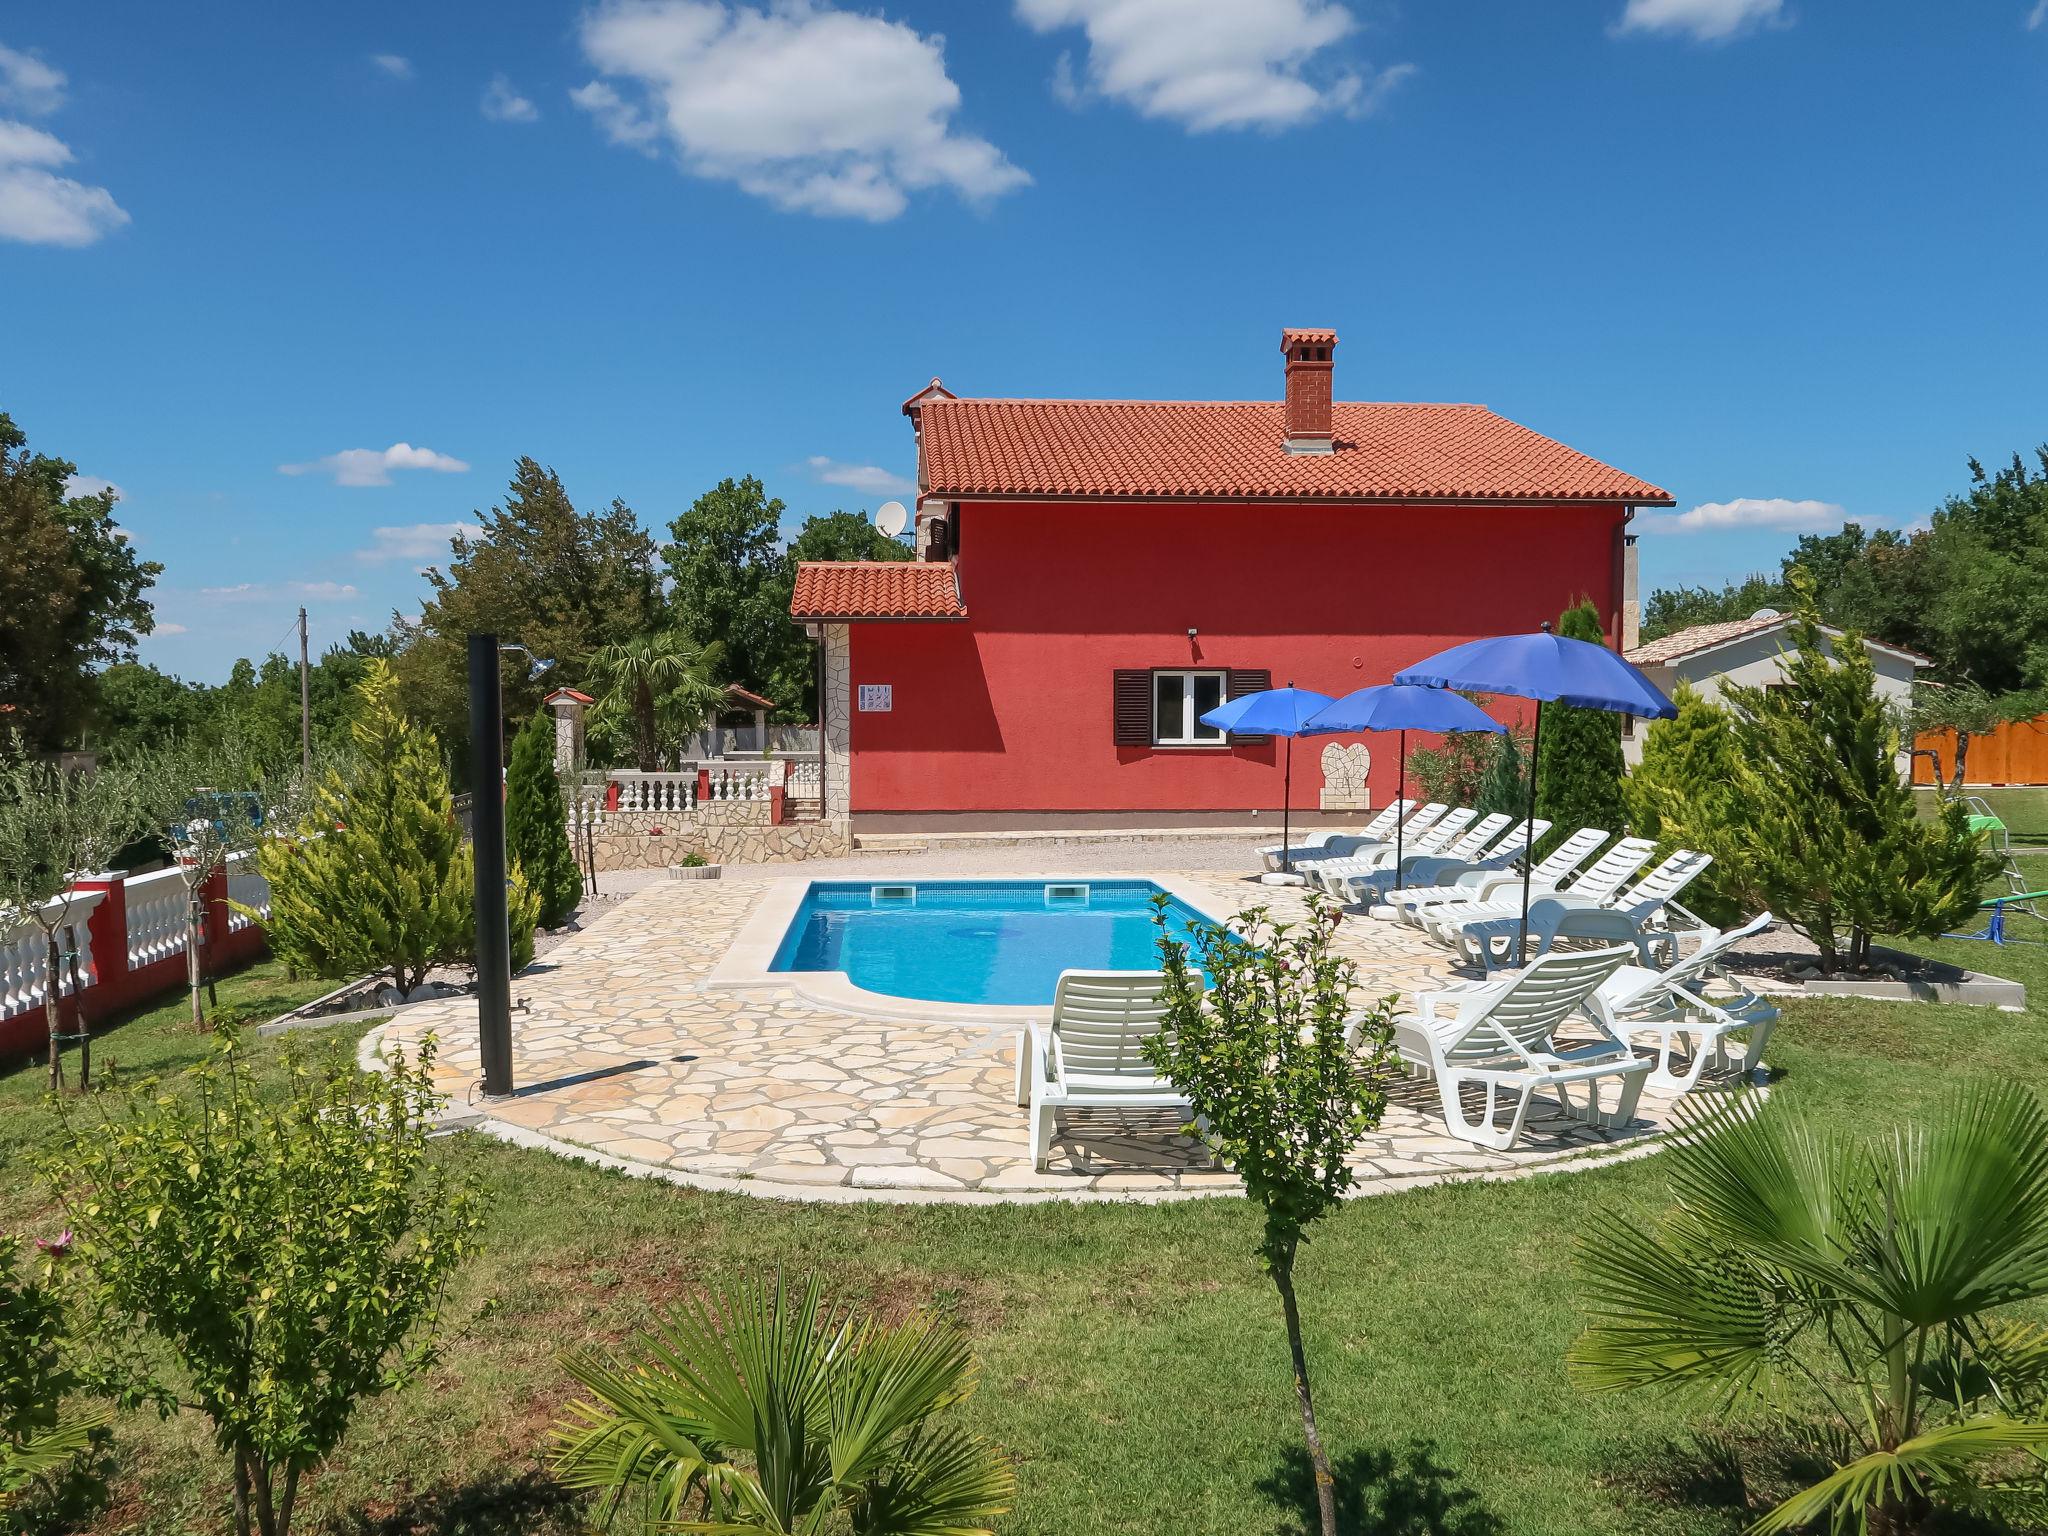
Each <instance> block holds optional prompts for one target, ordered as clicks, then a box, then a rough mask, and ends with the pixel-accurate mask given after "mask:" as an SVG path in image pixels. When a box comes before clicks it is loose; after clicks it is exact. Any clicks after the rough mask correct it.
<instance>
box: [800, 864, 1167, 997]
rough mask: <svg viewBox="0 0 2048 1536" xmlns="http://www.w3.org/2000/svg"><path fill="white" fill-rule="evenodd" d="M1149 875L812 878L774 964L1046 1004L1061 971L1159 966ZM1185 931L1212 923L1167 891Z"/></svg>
mask: <svg viewBox="0 0 2048 1536" xmlns="http://www.w3.org/2000/svg"><path fill="white" fill-rule="evenodd" d="M1162 894H1165V893H1163V892H1162V891H1161V890H1160V888H1159V887H1158V886H1156V885H1154V884H1153V883H1152V882H1151V881H1149V880H1067V881H1046V880H920V881H916V882H893V883H892V882H882V881H866V880H863V881H858V882H855V881H826V880H815V881H813V882H811V886H810V889H809V890H808V891H807V892H806V893H805V895H804V898H803V901H802V903H801V904H800V905H799V906H798V907H797V910H796V915H795V916H794V917H793V918H791V919H790V923H789V927H788V929H787V931H786V932H784V934H783V936H782V942H781V944H780V945H779V946H778V947H777V949H776V951H775V959H774V962H773V963H772V964H771V965H770V966H769V969H770V970H774V971H843V972H844V973H845V974H846V977H847V979H848V980H849V981H851V982H852V983H853V984H854V985H855V986H856V987H861V988H864V989H865V990H867V991H869V992H881V993H886V994H888V995H890V996H893V997H913V998H922V999H924V1000H926V1001H929V1002H939V1003H983V1004H988V1003H995V1004H1007V1005H1018V1006H1033V1005H1037V1006H1042V1005H1044V1004H1047V1003H1050V1002H1051V1001H1052V994H1053V987H1054V985H1055V984H1056V983H1057V982H1058V980H1059V974H1060V972H1061V971H1064V970H1069V969H1077V970H1091V971H1151V970H1157V969H1158V968H1159V930H1158V929H1157V928H1156V927H1155V926H1154V925H1153V922H1152V900H1153V898H1154V897H1156V896H1159V895H1162ZM1166 917H1167V927H1168V931H1169V932H1170V933H1172V934H1173V935H1174V937H1176V938H1185V937H1186V935H1187V928H1188V925H1189V924H1190V923H1192V922H1200V921H1204V920H1205V919H1204V918H1203V917H1202V914H1200V913H1198V912H1196V911H1195V910H1194V909H1193V908H1192V907H1190V906H1188V905H1186V904H1185V903H1184V902H1182V901H1180V900H1179V899H1178V898H1176V897H1172V896H1168V897H1167V913H1166Z"/></svg>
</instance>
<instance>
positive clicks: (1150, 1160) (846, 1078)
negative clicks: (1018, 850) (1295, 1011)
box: [364, 857, 1672, 1204]
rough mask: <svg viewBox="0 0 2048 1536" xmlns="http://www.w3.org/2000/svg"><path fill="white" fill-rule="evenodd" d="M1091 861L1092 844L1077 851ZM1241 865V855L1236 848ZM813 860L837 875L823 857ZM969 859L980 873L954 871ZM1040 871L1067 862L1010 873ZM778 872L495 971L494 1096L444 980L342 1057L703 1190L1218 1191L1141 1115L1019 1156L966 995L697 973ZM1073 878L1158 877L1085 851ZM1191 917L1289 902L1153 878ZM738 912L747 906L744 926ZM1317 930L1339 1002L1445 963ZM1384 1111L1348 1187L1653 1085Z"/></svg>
mask: <svg viewBox="0 0 2048 1536" xmlns="http://www.w3.org/2000/svg"><path fill="white" fill-rule="evenodd" d="M1091 862H1093V861H1091ZM1240 867H1242V866H1240ZM859 870H860V876H861V878H863V879H867V878H872V879H874V880H875V881H877V882H878V883H879V882H886V881H891V880H930V879H938V878H944V876H943V875H941V874H939V873H937V872H935V871H934V870H933V869H931V868H929V867H926V866H925V865H924V864H923V863H922V862H921V861H919V862H912V861H905V862H903V863H900V864H899V863H897V862H895V861H892V860H887V859H884V858H880V857H877V858H872V859H863V860H861V861H859ZM834 873H835V874H838V873H840V872H839V871H837V870H835V871H834ZM977 873H980V871H977ZM1005 873H1006V875H1007V876H1008V877H1012V878H1019V879H1023V878H1034V879H1036V878H1044V879H1057V878H1059V877H1060V876H1061V875H1066V874H1071V873H1073V871H1072V870H1071V869H1053V870H1050V871H1047V872H1044V873H1042V874H1041V873H1040V872H1035V871H1022V870H1011V871H1006V872H1005ZM775 874H776V876H778V877H779V879H778V878H770V879H739V880H718V881H662V882H658V883H654V884H650V885H647V886H646V887H645V888H643V889H641V890H640V891H639V892H638V893H637V894H635V895H633V896H632V897H630V898H629V899H628V900H626V901H625V902H623V903H622V904H621V905H619V906H618V907H616V908H615V909H613V910H612V911H610V912H609V913H607V914H606V915H605V916H604V917H602V918H601V919H600V920H599V921H597V922H596V923H595V924H594V925H593V926H591V927H590V928H589V929H587V930H585V931H584V932H582V933H579V934H577V935H575V936H574V937H572V938H570V939H569V940H567V941H566V942H564V943H562V944H560V945H558V946H557V947H556V948H555V949H553V950H552V951H551V952H550V953H549V954H548V955H547V957H546V958H545V959H544V960H543V961H541V962H540V963H539V964H537V965H535V966H533V967H532V968H530V969H529V970H527V971H526V972H525V973H523V974H522V975H520V976H518V977H515V978H514V980H513V987H512V990H513V997H514V1000H515V1006H517V1005H519V1004H523V1007H518V1008H517V1011H515V1012H514V1014H513V1054H514V1077H515V1082H516V1084H517V1085H518V1091H517V1092H516V1093H515V1095H513V1096H512V1097H510V1098H507V1099H499V1100H491V1101H486V1100H485V1099H484V1098H483V1095H482V1088H481V1069H480V1063H479V1060H478V1055H477V1045H476V1014H475V1003H474V1001H473V1000H471V999H468V998H458V999H451V1000H449V1001H447V1002H438V1003H431V1004H425V1005H422V1006H419V1007H415V1008H411V1009H407V1010H406V1011H405V1012H404V1013H402V1014H400V1015H399V1016H398V1017H396V1018H394V1019H393V1020H392V1021H391V1022H390V1023H389V1024H388V1025H386V1026H385V1027H384V1028H382V1029H381V1030H378V1031H376V1032H374V1033H373V1034H372V1035H370V1036H369V1037H368V1038H366V1040H365V1041H364V1053H365V1056H366V1058H367V1057H368V1056H369V1055H371V1054H373V1053H377V1052H387V1051H390V1050H392V1049H394V1048H397V1049H404V1050H406V1051H408V1052H410V1051H411V1050H413V1049H415V1048H416V1047H417V1045H418V1043H419V1041H420V1040H421V1039H422V1038H423V1037H425V1036H426V1035H427V1034H428V1033H429V1032H432V1033H434V1034H436V1035H437V1036H438V1037H439V1040H440V1055H439V1059H438V1060H437V1062H436V1068H435V1070H436V1074H437V1078H438V1080H439V1084H440V1086H441V1088H442V1090H443V1091H444V1092H446V1093H447V1094H448V1095H449V1097H450V1100H451V1105H450V1118H451V1120H452V1121H453V1122H455V1123H459V1124H466V1125H469V1126H472V1127H473V1128H475V1129H478V1130H481V1131H484V1132H486V1133H488V1134H491V1135H495V1136H499V1137H501V1138H503V1139H505V1140H508V1141H512V1142H515V1143H517V1144H521V1145H526V1146H532V1147H537V1148H544V1149H548V1150H552V1151H555V1152H558V1153H563V1154H565V1155H569V1156H575V1157H581V1158H584V1159H585V1160H588V1161H592V1162H596V1163H599V1164H602V1165H604V1166H608V1167H616V1168H619V1169H622V1170H625V1171H629V1172H636V1173H642V1174H647V1175H650V1176H654V1177H660V1178H665V1179H670V1180H672V1181H675V1182H678V1183H683V1184H689V1185H694V1186H698V1187H702V1188H710V1189H730V1190H737V1191H742V1192H745V1193H749V1194H754V1195H763V1196H777V1197H782V1198H798V1199H817V1200H861V1199H880V1200H897V1201H957V1202H965V1203H973V1204H985V1203H993V1202H1001V1201H1029V1200H1045V1199H1078V1200H1101V1199H1126V1200H1128V1199H1139V1200H1156V1199H1172V1198H1185V1197H1191V1196H1201V1195H1213V1194H1219V1193H1226V1192H1233V1191H1235V1190H1237V1189H1238V1188H1239V1187H1240V1185H1239V1182H1238V1180H1237V1179H1236V1177H1235V1176H1234V1175H1232V1174H1229V1173H1227V1172H1218V1171H1215V1170H1212V1169H1210V1168H1209V1167H1207V1166H1206V1163H1205V1161H1204V1158H1203V1155H1202V1154H1201V1153H1200V1151H1199V1149H1197V1148H1196V1147H1195V1146H1194V1144H1193V1143H1191V1142H1189V1141H1187V1140H1186V1139H1184V1138H1182V1137H1180V1136H1179V1135H1177V1134H1175V1131H1174V1118H1175V1117H1173V1116H1172V1115H1170V1114H1165V1115H1135V1114H1111V1113H1106V1112H1091V1113H1086V1114H1065V1115H1063V1116H1062V1118H1061V1123H1060V1126H1059V1131H1058V1134H1057V1136H1056V1138H1055V1140H1054V1143H1053V1152H1052V1159H1051V1165H1050V1167H1049V1168H1048V1169H1047V1171H1045V1172H1037V1171H1034V1170H1033V1168H1032V1167H1031V1163H1030V1157H1029V1152H1028V1148H1027V1146H1026V1135H1027V1118H1028V1117H1027V1114H1026V1112H1025V1111H1024V1110H1022V1109H1020V1108H1018V1107H1017V1105H1016V1104H1015V1102H1014V1086H1015V1071H1016V1056H1015V1050H1016V1031H1015V1026H1014V1024H1012V1023H1009V1022H1004V1023H1001V1024H993V1025H992V1024H990V1023H989V1022H988V1021H987V1020H986V1018H983V1019H976V1018H975V1017H974V1013H975V1010H973V1009H972V1008H964V1007H963V1008H961V1009H959V1010H957V1012H956V1011H953V1010H947V1009H943V1008H938V1007H937V1006H936V1005H924V1006H925V1008H926V1009H928V1010H931V1011H932V1012H933V1013H935V1014H936V1015H937V1016H936V1017H924V1018H911V1017H897V1018H890V1017H876V1016H871V1015H869V1014H867V1013H866V1012H864V1011H860V1010H857V1009H855V1008H851V1007H848V1006H845V1005H844V1004H843V1003H821V1002H819V1001H815V1000H812V999H810V998H807V997H805V996H804V995H803V994H802V992H801V991H799V990H798V987H797V986H792V985H775V984H770V985H756V986H751V987H741V988H734V987H731V986H727V985H720V984H716V983H715V982H714V979H713V974H712V973H713V972H714V970H715V969H716V968H717V967H718V966H719V964H720V962H721V961H722V960H724V959H725V958H726V956H727V955H728V952H729V951H731V950H732V949H733V945H734V940H735V938H736V937H737V936H739V934H740V932H741V930H742V928H743V927H744V925H745V924H746V923H747V920H748V919H749V917H750V916H752V915H753V914H754V913H755V912H756V909H757V908H759V907H761V906H762V905H763V904H764V903H771V902H772V903H774V904H776V905H781V904H784V903H787V902H788V901H789V899H790V891H789V889H788V888H787V887H786V886H783V885H781V883H780V882H781V881H786V880H797V881H803V880H806V879H808V878H810V877H809V876H808V875H804V874H798V873H795V872H793V871H791V870H790V869H789V867H788V866H783V867H782V868H781V869H780V870H777V871H776V872H775ZM1089 876H1090V877H1091V878H1097V879H1104V878H1134V879H1153V878H1168V877H1165V876H1162V875H1161V874H1159V873H1158V872H1157V871H1152V872H1141V871H1121V872H1119V871H1113V870H1106V869H1094V870H1091V871H1089ZM1170 878H1171V880H1172V882H1173V883H1174V884H1175V885H1176V886H1178V887H1180V888H1182V889H1184V890H1187V891H1188V892H1190V893H1191V894H1192V895H1194V896H1196V897H1197V898H1198V899H1199V900H1200V903H1201V905H1202V906H1204V907H1205V908H1206V910H1207V911H1208V912H1210V913H1211V914H1212V915H1214V916H1217V917H1223V916H1228V915H1230V914H1233V913H1236V912H1238V911H1240V910H1242V909H1243V908H1245V907H1248V906H1252V905H1257V904H1265V905H1268V906H1270V907H1272V908H1273V909H1274V912H1275V915H1276V916H1299V915H1300V914H1301V910H1302V908H1301V902H1300V898H1299V896H1298V895H1297V894H1296V893H1295V892H1293V891H1290V890H1276V889H1272V888H1268V887H1263V886H1260V885H1258V884H1256V883H1254V882H1251V881H1249V880H1247V879H1245V878H1243V877H1241V876H1237V875H1233V874H1229V873H1225V872H1221V871H1217V870H1214V869H1210V870H1188V871H1183V872H1181V873H1179V874H1177V875H1174V876H1172V877H1170ZM757 927H758V924H757ZM1336 943H1337V947H1338V948H1339V949H1340V950H1341V951H1342V952H1344V953H1345V954H1347V955H1349V956H1350V957H1351V958H1352V959H1354V960H1356V961H1357V963H1358V967H1359V974H1360V999H1361V1001H1363V1000H1365V999H1368V998H1372V997H1377V996H1381V995H1384V994H1386V993H1389V992H1392V993H1398V994H1401V995H1402V997H1403V999H1404V1000H1406V999H1409V998H1412V997H1413V995H1414V994H1415V993H1416V992H1418V991H1420V990H1425V989H1427V988H1429V987H1431V986H1438V985H1442V984H1443V983H1444V982H1446V981H1450V980H1454V979H1456V977H1457V973H1456V971H1455V970H1454V969H1453V967H1452V965H1451V964H1450V957H1449V955H1448V954H1447V953H1446V952H1445V951H1444V950H1442V949H1440V948H1438V947H1437V946H1435V945H1433V944H1431V943H1430V942H1429V941H1428V940H1427V939H1425V938H1424V937H1423V936H1422V935H1420V934H1419V933H1416V932H1415V931H1414V930H1412V929H1407V928H1402V927H1399V926H1397V925H1394V924H1390V923H1383V922H1375V921H1372V920H1369V919H1365V918H1361V917H1356V916H1353V917H1349V918H1347V919H1346V920H1345V921H1344V923H1343V924H1342V925H1341V926H1340V928H1339V929H1338V933H1337V940H1336ZM1391 1097H1392V1102H1391V1103H1390V1105H1389V1107H1388V1110H1387V1113H1386V1116H1385V1119H1384V1122H1383V1123H1382V1125H1381V1126H1380V1128H1379V1130H1378V1131H1377V1132H1375V1133H1374V1134H1373V1135H1371V1136H1369V1137H1367V1138H1365V1140H1364V1141H1363V1142H1361V1144H1360V1145H1359V1148H1358V1150H1357V1154H1356V1156H1355V1158H1354V1159H1353V1162H1354V1165H1355V1167H1356V1168H1357V1170H1358V1173H1359V1179H1360V1184H1359V1193H1361V1194H1366V1193H1380V1192H1385V1191H1390V1190H1396V1189H1406V1188H1412V1187H1415V1186H1417V1185H1422V1184H1429V1183H1437V1182H1442V1181H1446V1180H1454V1179H1467V1178H1483V1179H1499V1178H1510V1177H1516V1176H1520V1175H1525V1174H1529V1173H1533V1172H1538V1171H1541V1170H1544V1169H1549V1168H1554V1167H1555V1166H1557V1165H1558V1164H1559V1163H1561V1162H1565V1161H1575V1162H1580V1163H1586V1162H1594V1161H1600V1162H1605V1161H1611V1160H1617V1159H1619V1158H1622V1157H1626V1156H1632V1155H1636V1154H1639V1153H1642V1152H1646V1151H1649V1150H1653V1149H1654V1146H1655V1138H1656V1136H1657V1135H1658V1134H1659V1133H1660V1132H1662V1131H1663V1130H1664V1129H1666V1128H1667V1126H1668V1123H1669V1116H1670V1112H1671V1108H1672V1105H1671V1101H1670V1100H1669V1099H1667V1098H1659V1097H1657V1096H1656V1095H1654V1094H1652V1093H1650V1092H1645V1094H1644V1095H1643V1101H1642V1105H1641V1107H1640V1109H1639V1111H1638V1118H1637V1120H1636V1122H1635V1123H1634V1124H1632V1125H1631V1126H1629V1127H1627V1128H1625V1129H1623V1130H1619V1131H1598V1130H1594V1129H1591V1128H1588V1127H1585V1126H1582V1125H1577V1124H1574V1123H1572V1122H1568V1121H1564V1120H1561V1119H1557V1120H1544V1119H1541V1118H1540V1117H1541V1115H1542V1113H1543V1110H1544V1108H1545V1105H1546V1101H1542V1100H1539V1101H1538V1103H1537V1105H1536V1107H1535V1108H1534V1109H1532V1111H1531V1115H1530V1128H1529V1130H1528V1131H1527V1132H1526V1133H1525V1136H1524V1138H1523V1142H1522V1144H1521V1145H1520V1146H1519V1147H1517V1148H1516V1149H1515V1150H1514V1151H1512V1152H1508V1153H1497V1152H1490V1151H1487V1150H1485V1149H1483V1148H1479V1147H1475V1146H1473V1145H1471V1144H1470V1143H1468V1142H1464V1141H1460V1140H1457V1139H1456V1138H1453V1137H1451V1136H1449V1135H1447V1134H1445V1132H1444V1128H1443V1120H1442V1114H1441V1110H1440V1109H1439V1107H1438V1102H1437V1097H1436V1089H1435V1087H1434V1085H1433V1084H1430V1083H1427V1082H1409V1081H1400V1082H1397V1083H1396V1085H1395V1087H1394V1089H1393V1091H1392V1095H1391Z"/></svg>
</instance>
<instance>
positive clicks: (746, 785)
mask: <svg viewBox="0 0 2048 1536" xmlns="http://www.w3.org/2000/svg"><path fill="white" fill-rule="evenodd" d="M769 767H770V765H769V764H767V763H760V764H756V765H752V766H749V767H744V768H742V767H737V766H733V765H730V764H729V765H726V766H724V767H716V766H713V767H710V768H709V769H708V771H707V773H706V775H705V778H706V786H707V788H708V789H709V790H710V798H711V799H713V800H718V801H726V800H766V799H767V798H768V769H769Z"/></svg>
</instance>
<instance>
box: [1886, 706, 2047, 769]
mask: <svg viewBox="0 0 2048 1536" xmlns="http://www.w3.org/2000/svg"><path fill="white" fill-rule="evenodd" d="M1923 752H1933V753H1935V754H1936V755H1937V756H1939V757H1940V759H1941V775H1942V778H1943V779H1947V778H1948V777H1949V776H1950V775H1951V774H1953V773H1954V772H1955V762H1956V733H1955V732H1954V731H1949V730H1941V731H1922V732H1921V733H1920V734H1919V735H1918V736H1915V737H1914V738H1913V782H1914V783H1915V784H1932V783H1933V782H1934V765H1933V764H1932V763H1930V762H1929V761H1928V760H1927V759H1926V758H1925V757H1922V756H1921V755H1920V754H1921V753H1923ZM1963 782H1964V783H1966V784H1992V785H1997V784H2048V715H2036V716H2034V718H2033V719H2031V720H2008V721H2006V722H2005V723H2004V724H2003V725H2001V726H1999V727H1998V729H1997V730H1995V731H1991V732H1989V733H1984V734H1977V735H1973V736H1971V737H1970V758H1969V761H1968V762H1966V763H1964V764H1963Z"/></svg>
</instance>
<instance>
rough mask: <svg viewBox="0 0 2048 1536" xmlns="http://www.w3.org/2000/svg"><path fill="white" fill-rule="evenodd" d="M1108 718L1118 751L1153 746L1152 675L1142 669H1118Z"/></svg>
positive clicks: (1112, 688) (1114, 674)
mask: <svg viewBox="0 0 2048 1536" xmlns="http://www.w3.org/2000/svg"><path fill="white" fill-rule="evenodd" d="M1112 677H1113V682H1112V685H1111V715H1112V718H1113V719H1114V720H1115V722H1116V727H1115V737H1116V744H1117V745H1118V746H1120V747H1149V746H1151V745H1152V674H1151V672H1150V671H1148V670H1147V669H1146V668H1144V667H1118V668H1117V669H1116V671H1115V672H1114V673H1113V674H1112Z"/></svg>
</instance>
